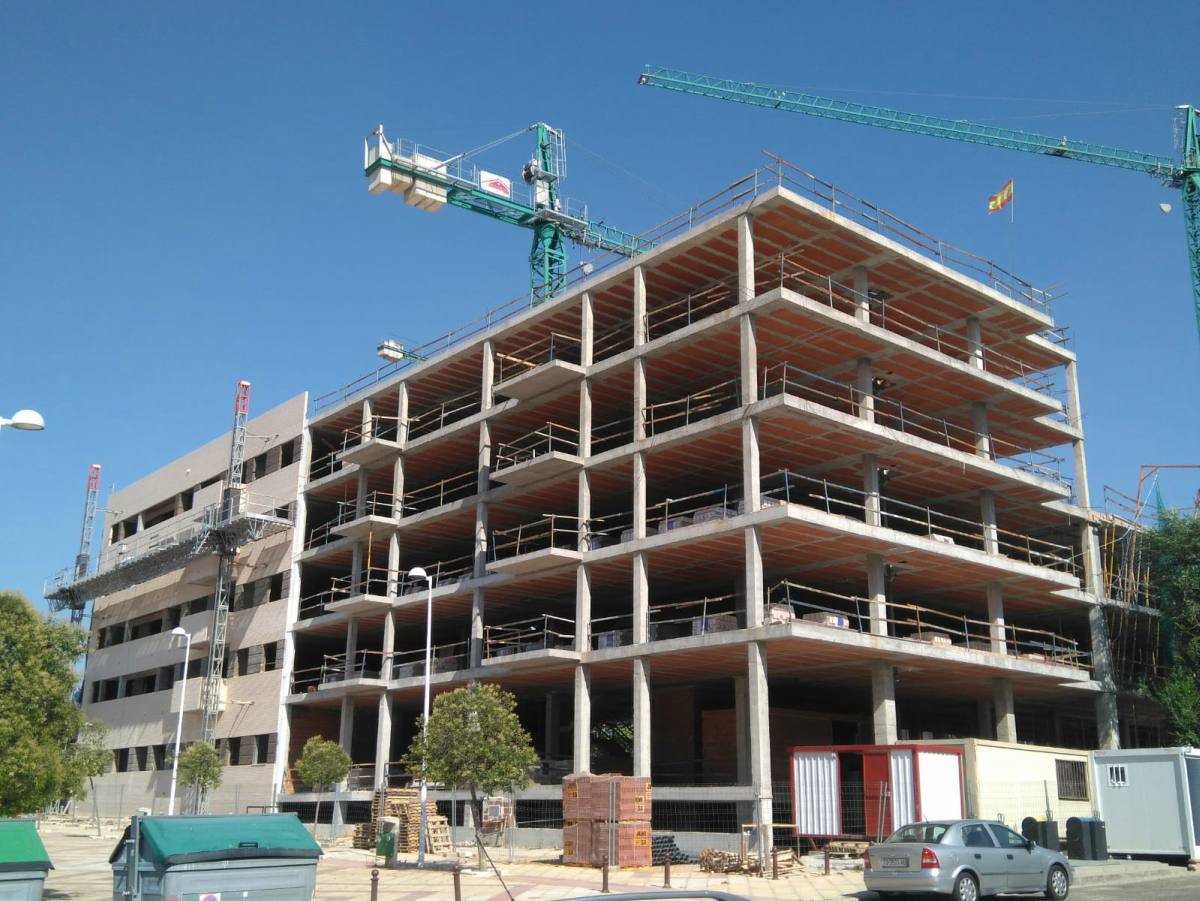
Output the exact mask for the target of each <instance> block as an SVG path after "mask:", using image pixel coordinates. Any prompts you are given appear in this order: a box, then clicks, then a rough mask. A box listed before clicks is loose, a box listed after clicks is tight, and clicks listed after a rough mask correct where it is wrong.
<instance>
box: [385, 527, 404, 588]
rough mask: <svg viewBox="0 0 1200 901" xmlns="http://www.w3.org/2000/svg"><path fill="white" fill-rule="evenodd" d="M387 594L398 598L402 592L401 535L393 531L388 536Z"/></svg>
mask: <svg viewBox="0 0 1200 901" xmlns="http://www.w3.org/2000/svg"><path fill="white" fill-rule="evenodd" d="M387 567H388V571H387V588H386V591H387V596H388V597H389V598H393V599H394V598H396V597H397V596H398V595H399V594H400V576H401V573H400V536H399V535H397V534H396V533H395V532H393V533H392V534H391V535H390V536H388V559H387Z"/></svg>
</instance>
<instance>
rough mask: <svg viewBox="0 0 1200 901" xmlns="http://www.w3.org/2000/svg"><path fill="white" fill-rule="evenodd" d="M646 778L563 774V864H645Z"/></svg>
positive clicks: (647, 843) (647, 824)
mask: <svg viewBox="0 0 1200 901" xmlns="http://www.w3.org/2000/svg"><path fill="white" fill-rule="evenodd" d="M651 848H652V845H651V839H650V780H649V779H648V778H646V777H642V776H621V775H618V774H615V773H609V774H605V775H591V774H590V773H576V774H572V775H570V776H565V777H564V778H563V858H562V859H563V863H565V864H571V865H573V866H583V867H598V866H602V865H603V863H604V861H605V859H607V860H608V863H609V864H610V865H612V866H618V867H648V866H650V865H651Z"/></svg>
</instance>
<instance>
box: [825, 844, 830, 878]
mask: <svg viewBox="0 0 1200 901" xmlns="http://www.w3.org/2000/svg"><path fill="white" fill-rule="evenodd" d="M825 875H826V876H828V875H829V845H826V846H825Z"/></svg>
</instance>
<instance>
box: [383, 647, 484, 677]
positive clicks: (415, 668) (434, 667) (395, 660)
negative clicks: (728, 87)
mask: <svg viewBox="0 0 1200 901" xmlns="http://www.w3.org/2000/svg"><path fill="white" fill-rule="evenodd" d="M429 660H430V667H429V669H430V673H431V674H432V673H453V672H457V671H458V670H460V669H466V668H467V667H468V666H469V665H470V662H471V653H470V645H469V644H468V643H467V642H465V641H455V642H449V643H446V644H438V645H433V646H432V647H431V648H430V649H429ZM424 675H425V648H417V649H413V650H408V651H397V652H396V653H394V654H393V655H392V664H391V678H393V679H411V678H415V677H417V676H422V677H423V676H424Z"/></svg>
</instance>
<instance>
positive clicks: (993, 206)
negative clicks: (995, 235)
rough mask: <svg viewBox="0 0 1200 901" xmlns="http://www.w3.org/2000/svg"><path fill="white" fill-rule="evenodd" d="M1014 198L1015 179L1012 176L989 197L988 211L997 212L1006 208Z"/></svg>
mask: <svg viewBox="0 0 1200 901" xmlns="http://www.w3.org/2000/svg"><path fill="white" fill-rule="evenodd" d="M1012 199H1013V180H1012V179H1011V178H1010V179H1009V180H1008V181H1006V182H1005V183H1004V187H1003V188H1001V189H1000V190H999V191H997V192H996V193H995V194H992V195H990V196H989V197H988V213H995V212H998V211H999V210H1002V209H1004V208H1005V207H1006V206H1008V205H1009V204H1010V203H1012Z"/></svg>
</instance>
